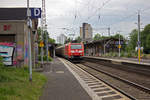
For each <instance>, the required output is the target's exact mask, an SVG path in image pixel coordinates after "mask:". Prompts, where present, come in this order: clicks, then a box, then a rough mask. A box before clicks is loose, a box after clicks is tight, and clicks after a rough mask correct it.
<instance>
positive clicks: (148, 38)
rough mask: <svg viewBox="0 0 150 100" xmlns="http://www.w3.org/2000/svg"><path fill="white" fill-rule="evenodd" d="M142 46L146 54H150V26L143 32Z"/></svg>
mask: <svg viewBox="0 0 150 100" xmlns="http://www.w3.org/2000/svg"><path fill="white" fill-rule="evenodd" d="M141 46H143V47H144V52H145V53H150V24H148V25H146V26H145V28H144V30H143V31H142V32H141Z"/></svg>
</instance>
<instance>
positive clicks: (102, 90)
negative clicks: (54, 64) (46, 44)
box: [60, 59, 130, 100]
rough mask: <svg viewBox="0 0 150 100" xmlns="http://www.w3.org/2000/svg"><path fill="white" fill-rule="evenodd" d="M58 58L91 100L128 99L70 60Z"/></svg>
mask: <svg viewBox="0 0 150 100" xmlns="http://www.w3.org/2000/svg"><path fill="white" fill-rule="evenodd" d="M60 60H61V61H62V62H63V63H64V64H65V65H66V67H67V68H68V69H69V70H70V71H71V72H72V73H73V74H74V76H75V77H76V78H77V80H78V81H79V82H80V84H81V85H82V86H83V88H84V89H85V90H86V91H87V92H88V94H89V95H90V96H91V97H92V99H93V100H130V99H129V98H128V97H126V96H124V95H123V94H121V93H120V92H118V91H117V90H115V89H113V88H111V87H110V86H108V85H107V84H105V83H104V82H102V81H100V80H98V79H97V78H95V77H93V76H92V75H90V74H89V73H87V72H85V71H84V70H82V69H81V68H79V67H77V66H76V65H74V64H72V63H71V62H69V61H66V60H64V59H60Z"/></svg>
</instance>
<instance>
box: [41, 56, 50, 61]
mask: <svg viewBox="0 0 150 100" xmlns="http://www.w3.org/2000/svg"><path fill="white" fill-rule="evenodd" d="M38 60H39V61H41V56H40V55H39V56H38ZM48 60H49V61H52V57H50V56H49V57H48ZM43 61H47V56H45V55H44V56H43Z"/></svg>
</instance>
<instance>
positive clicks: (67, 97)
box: [40, 58, 92, 100]
mask: <svg viewBox="0 0 150 100" xmlns="http://www.w3.org/2000/svg"><path fill="white" fill-rule="evenodd" d="M44 74H45V75H46V76H47V78H48V81H47V83H46V85H45V87H44V90H43V94H42V96H41V97H40V100H92V99H91V97H90V96H89V95H88V94H87V92H86V91H85V90H84V89H83V88H82V87H81V85H80V83H79V82H78V81H77V80H76V78H75V77H74V76H73V75H72V73H71V72H70V71H69V70H68V69H67V68H66V67H65V65H64V64H63V63H62V62H61V61H60V60H58V58H55V59H54V60H53V61H52V63H51V65H50V66H47V68H45V71H44Z"/></svg>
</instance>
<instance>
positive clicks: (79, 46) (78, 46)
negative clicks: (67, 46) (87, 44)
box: [71, 45, 82, 49]
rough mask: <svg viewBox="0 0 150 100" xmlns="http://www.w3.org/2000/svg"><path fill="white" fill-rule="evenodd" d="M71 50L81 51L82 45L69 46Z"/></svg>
mask: <svg viewBox="0 0 150 100" xmlns="http://www.w3.org/2000/svg"><path fill="white" fill-rule="evenodd" d="M71 49H82V45H71Z"/></svg>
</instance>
